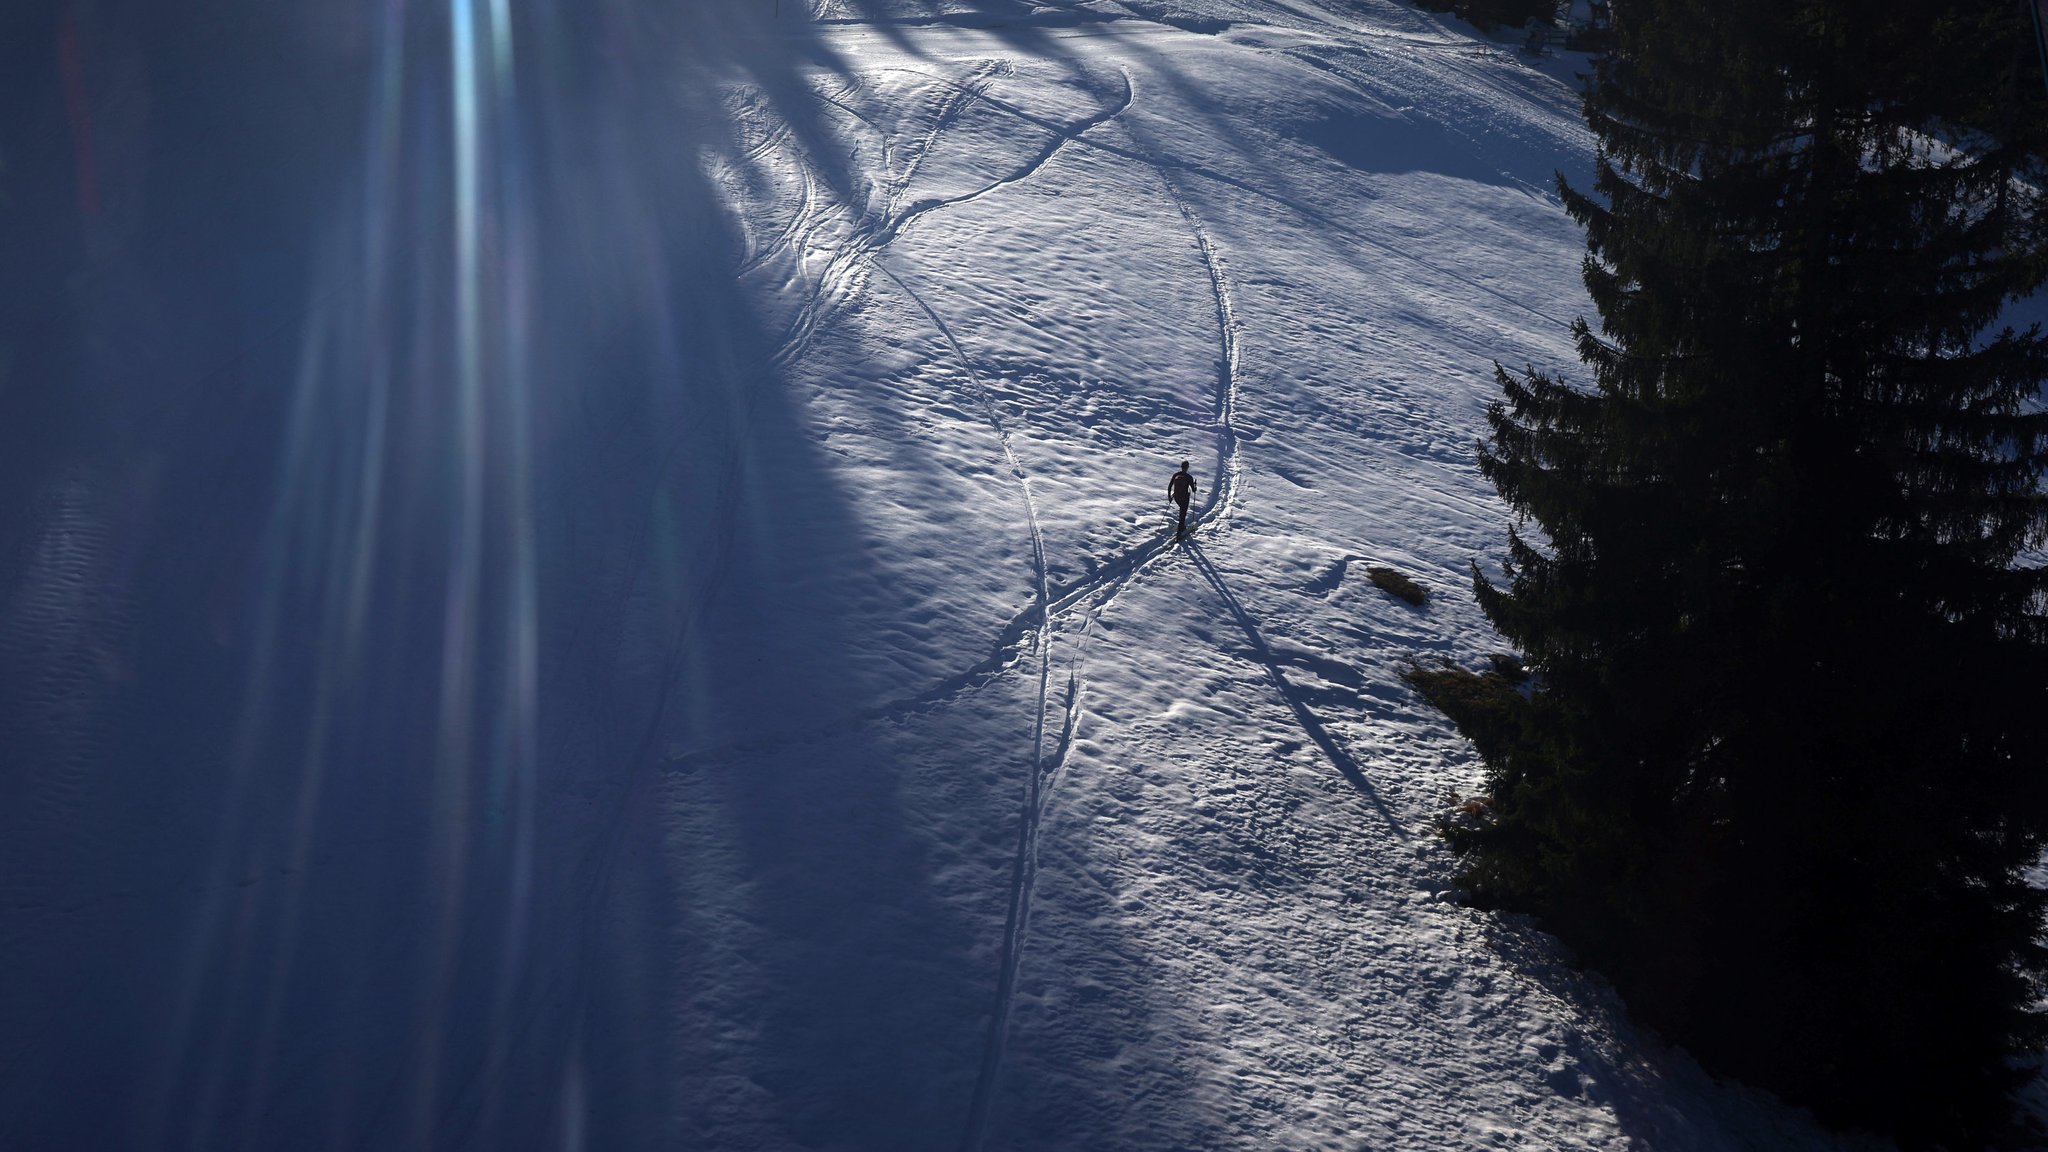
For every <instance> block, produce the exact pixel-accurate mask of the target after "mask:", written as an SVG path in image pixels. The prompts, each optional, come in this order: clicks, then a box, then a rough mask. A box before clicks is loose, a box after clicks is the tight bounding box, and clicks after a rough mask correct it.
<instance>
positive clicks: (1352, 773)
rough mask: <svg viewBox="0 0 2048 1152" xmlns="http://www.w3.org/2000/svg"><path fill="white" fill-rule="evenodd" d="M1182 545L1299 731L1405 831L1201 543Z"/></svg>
mask: <svg viewBox="0 0 2048 1152" xmlns="http://www.w3.org/2000/svg"><path fill="white" fill-rule="evenodd" d="M1182 547H1184V548H1185V549H1186V550H1187V554H1188V556H1189V558H1191V559H1192V560H1193V561H1194V563H1195V567H1196V568H1197V569H1199V570H1200V571H1201V573H1202V578H1203V579H1205V580H1207V581H1208V582H1209V587H1210V588H1212V589H1214V590H1215V592H1216V596H1217V598H1218V599H1220V600H1222V601H1223V606H1224V608H1226V609H1228V610H1229V612H1230V616H1231V619H1233V620H1235V621H1237V626H1238V627H1239V628H1241V629H1243V630H1244V638H1245V640H1246V642H1248V643H1249V644H1250V645H1251V648H1252V654H1253V655H1254V656H1256V657H1257V658H1258V661H1259V663H1260V664H1263V665H1265V668H1266V676H1267V678H1268V679H1270V680H1272V682H1273V687H1274V688H1276V689H1277V690H1279V693H1280V698H1281V699H1282V700H1284V701H1286V703H1287V707H1288V709H1289V710H1291V711H1292V712H1293V713H1294V719H1295V721H1296V722H1297V723H1299V724H1300V725H1301V730H1302V731H1303V732H1306V733H1307V734H1308V738H1309V739H1310V740H1312V741H1314V742H1315V745H1316V747H1318V748H1320V749H1322V750H1323V755H1325V756H1327V757H1329V759H1330V763H1331V764H1333V765H1335V766H1336V769H1337V771H1338V772H1340V773H1342V774H1343V776H1344V778H1345V779H1346V780H1349V781H1350V782H1351V783H1352V785H1353V786H1355V787H1356V788H1357V789H1358V790H1359V791H1360V792H1362V793H1364V795H1365V798H1366V799H1367V800H1368V801H1370V802H1371V803H1372V806H1373V808H1374V810H1375V811H1377V812H1378V813H1379V814H1380V815H1381V816H1382V817H1383V818H1385V820H1386V822H1387V823H1388V824H1390V825H1392V826H1393V828H1394V830H1395V831H1397V832H1403V831H1405V830H1404V829H1403V828H1402V827H1401V821H1400V820H1399V819H1397V818H1396V817H1395V816H1394V812H1393V809H1391V808H1388V807H1387V803H1386V801H1385V800H1382V799H1380V794H1379V791H1378V790H1377V789H1375V788H1374V787H1373V786H1372V781H1370V780H1368V779H1366V776H1365V772H1364V770H1362V769H1361V768H1359V766H1358V762H1357V761H1356V760H1353V759H1352V758H1351V754H1350V753H1349V752H1346V751H1345V750H1344V749H1343V747H1342V746H1341V745H1339V744H1338V743H1337V741H1336V738H1335V737H1333V736H1331V735H1330V731H1329V729H1327V728H1325V727H1323V722H1322V721H1320V720H1318V719H1316V716H1315V713H1313V712H1311V711H1309V708H1308V704H1307V702H1306V701H1307V696H1306V694H1305V693H1304V692H1303V691H1302V690H1301V689H1299V688H1297V687H1295V686H1294V685H1293V684H1292V683H1290V682H1289V681H1288V679H1287V674H1286V673H1285V672H1282V671H1281V670H1280V661H1279V660H1278V659H1276V658H1275V657H1274V655H1273V650H1272V648H1270V647H1268V646H1267V644H1266V637H1265V635H1264V634H1263V633H1261V632H1260V631H1259V626H1258V624H1257V623H1255V622H1254V621H1253V620H1252V618H1251V615H1250V614H1249V613H1247V612H1246V611H1245V610H1244V605H1243V604H1242V603H1240V602H1239V601H1238V598H1237V597H1236V596H1235V595H1232V594H1231V591H1230V587H1229V585H1227V584H1225V583H1224V582H1223V574H1222V573H1220V572H1218V571H1217V570H1216V566H1215V565H1214V564H1212V563H1210V562H1209V556H1208V553H1206V552H1204V551H1203V550H1202V546H1201V544H1199V543H1198V542H1196V541H1194V540H1188V541H1185V542H1184V543H1183V545H1182Z"/></svg>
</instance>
